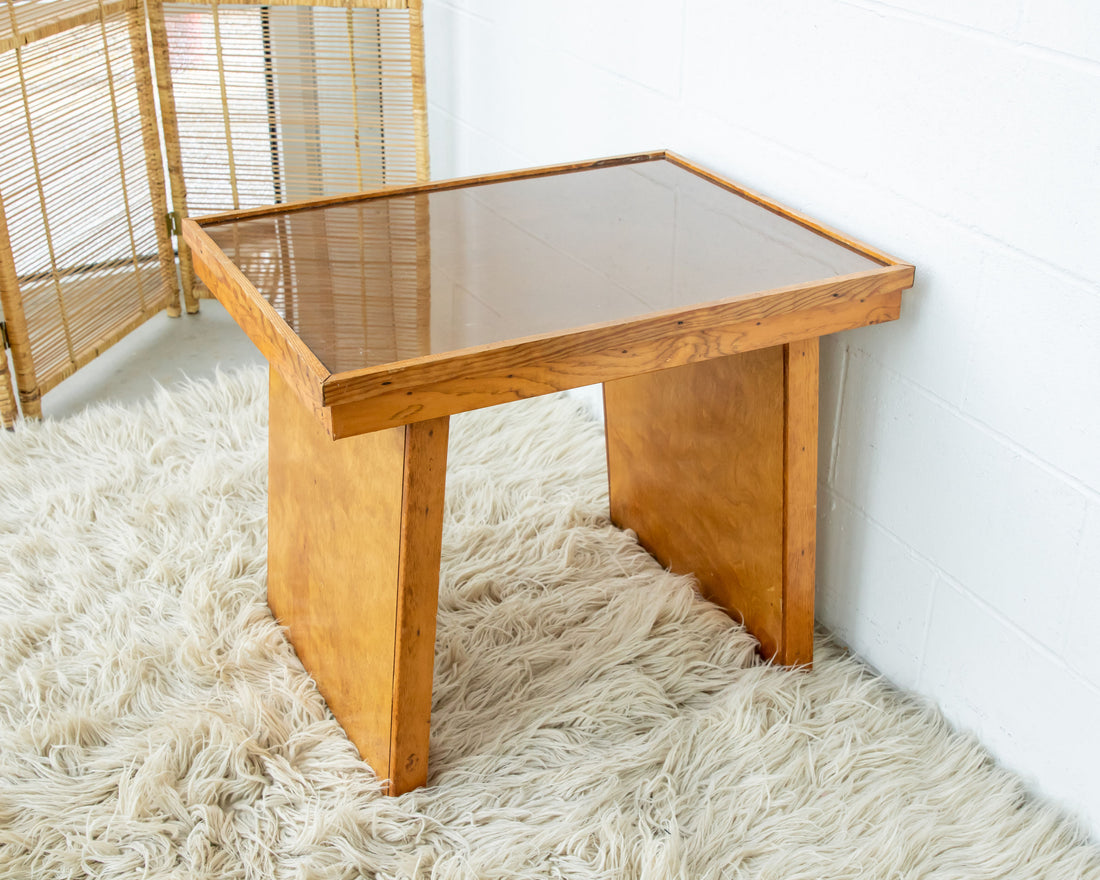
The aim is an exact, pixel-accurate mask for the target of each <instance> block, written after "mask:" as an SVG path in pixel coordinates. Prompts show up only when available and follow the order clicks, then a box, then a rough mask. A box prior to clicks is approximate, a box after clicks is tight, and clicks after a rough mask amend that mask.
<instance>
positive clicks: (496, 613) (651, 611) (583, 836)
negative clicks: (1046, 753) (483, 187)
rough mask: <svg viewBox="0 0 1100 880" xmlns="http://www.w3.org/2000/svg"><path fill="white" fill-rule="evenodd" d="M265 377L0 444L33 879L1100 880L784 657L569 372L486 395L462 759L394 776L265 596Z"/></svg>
mask: <svg viewBox="0 0 1100 880" xmlns="http://www.w3.org/2000/svg"><path fill="white" fill-rule="evenodd" d="M265 379H266V376H265V374H264V373H263V372H260V371H249V372H246V373H242V374H236V375H231V376H221V377H219V378H218V379H217V380H216V381H214V382H212V383H196V384H192V385H189V386H185V387H181V388H178V389H176V390H173V391H162V392H160V393H159V394H158V395H157V397H156V399H155V400H153V401H151V402H149V403H148V404H146V405H144V406H141V407H139V408H136V409H124V408H119V407H115V408H98V409H94V410H90V411H88V412H86V413H85V414H83V415H80V416H76V417H73V418H69V419H67V420H64V421H60V422H56V423H46V424H41V425H34V424H30V425H26V424H25V425H22V426H20V428H19V430H17V431H16V432H15V434H13V435H12V434H8V435H5V436H3V437H2V438H0V665H2V670H0V877H4V878H24V877H28V878H34V877H50V878H53V877H110V878H121V877H127V878H136V877H158V878H159V877H180V878H183V877H187V878H192V877H194V878H228V877H257V878H258V877H280V878H344V877H359V876H365V877H375V876H378V877H424V878H427V877H432V878H474V877H481V878H503V877H540V878H541V877H559V878H565V877H569V878H574V877H576V878H581V877H609V878H610V877H646V878H670V877H690V878H695V877H701V878H709V877H731V878H733V877H736V878H749V877H754V878H774V880H797V878H841V877H869V878H916V877H929V878H933V877H934V878H994V877H997V878H1028V880H1031V878H1036V877H1051V878H1070V877H1075V878H1077V877H1088V878H1098V877H1100V851H1098V849H1097V848H1095V847H1092V846H1090V845H1089V844H1088V843H1087V842H1086V840H1085V839H1084V837H1083V836H1082V835H1080V834H1079V833H1078V832H1075V830H1074V828H1073V826H1072V825H1071V824H1069V823H1068V822H1067V821H1065V820H1063V819H1061V818H1060V817H1059V815H1058V814H1057V813H1056V812H1055V811H1053V810H1052V809H1050V808H1049V807H1045V806H1043V805H1040V804H1037V803H1035V802H1033V801H1031V800H1029V799H1028V797H1027V796H1026V795H1025V793H1024V791H1023V789H1022V788H1021V786H1020V784H1019V783H1018V782H1017V781H1016V780H1015V779H1014V778H1013V777H1012V776H1010V775H1009V774H1008V773H1006V772H1005V771H1003V770H1001V769H999V768H997V767H996V766H995V765H994V764H993V763H992V762H991V761H990V760H989V758H988V757H987V755H986V754H985V753H984V752H983V751H982V749H981V748H980V747H979V746H978V745H977V744H976V743H975V742H973V741H972V740H970V739H967V738H964V737H962V736H960V735H957V734H954V733H952V732H951V730H950V729H949V728H948V726H947V725H946V724H945V723H944V722H943V721H942V720H941V718H940V717H939V716H938V715H937V714H936V713H935V712H934V711H932V710H930V709H928V708H925V707H922V706H919V705H917V704H915V703H913V702H910V701H908V700H907V699H905V698H904V697H902V696H901V695H899V694H897V693H895V692H894V691H892V690H891V689H890V688H889V687H888V686H886V685H885V684H884V683H882V682H881V681H878V680H875V679H874V678H873V677H872V676H870V675H869V674H868V673H867V672H866V671H865V670H864V669H863V668H862V667H860V666H859V665H858V664H857V663H856V661H854V660H853V659H851V658H849V657H846V656H845V655H844V654H843V652H842V651H840V650H839V649H838V648H836V647H834V646H831V645H829V644H828V643H827V642H822V643H821V644H820V645H819V648H818V657H819V662H818V665H817V668H816V670H815V671H814V672H813V673H812V674H804V673H798V672H791V671H786V670H782V669H772V668H768V667H766V666H763V665H760V664H758V663H757V662H756V661H755V660H754V654H753V642H752V641H751V639H750V638H749V637H748V636H746V635H745V633H744V632H743V631H742V630H741V629H740V628H739V627H737V626H735V625H734V624H732V623H731V622H730V620H729V619H728V618H727V617H726V616H725V615H724V614H722V613H721V612H720V611H717V610H715V609H714V608H712V607H711V606H709V605H708V604H706V603H705V602H703V601H701V600H700V599H699V598H698V597H697V596H696V594H695V593H694V592H693V590H692V586H691V583H690V581H689V580H687V579H685V578H678V577H674V576H672V575H670V574H668V573H666V572H663V571H662V570H661V569H660V568H659V567H658V566H657V565H656V564H655V563H654V562H653V561H652V560H650V558H649V557H648V556H646V554H645V553H643V552H642V551H641V550H639V548H638V547H637V545H636V544H635V543H634V542H633V541H632V540H631V537H630V536H629V535H628V534H623V533H621V532H619V531H618V530H616V529H615V528H613V527H612V526H611V525H610V524H609V522H608V519H607V515H606V512H605V507H606V499H605V484H604V480H605V477H604V473H603V446H602V439H601V430H600V426H599V425H598V424H597V423H595V422H593V421H592V420H590V419H589V418H588V417H586V415H585V414H584V411H583V410H582V409H580V408H578V405H577V404H576V403H575V402H574V401H572V400H571V399H569V398H561V397H558V398H544V399H539V400H535V401H530V402H527V403H522V404H515V405H512V406H507V407H501V408H498V409H492V410H485V411H482V412H479V413H475V414H471V415H468V416H465V417H460V418H455V419H454V420H453V427H452V443H451V462H450V465H451V466H450V469H449V473H448V485H447V490H448V503H447V514H446V525H445V533H444V550H443V553H444V558H443V575H442V580H443V583H442V586H441V592H440V607H439V635H438V640H437V644H436V669H435V691H434V700H433V726H432V744H431V746H432V752H431V786H430V787H429V788H426V789H422V790H420V791H417V792H413V793H411V794H408V795H405V796H403V797H399V798H387V797H383V796H380V795H379V793H378V791H379V789H378V784H377V780H376V779H375V777H374V775H373V773H372V772H371V770H370V768H369V767H367V766H365V765H364V764H363V763H362V762H360V761H359V760H358V758H357V756H356V753H355V750H354V748H353V747H352V746H351V745H350V744H349V743H348V741H347V739H345V737H344V735H343V733H342V731H341V729H340V728H339V727H338V726H337V725H336V724H335V722H334V721H333V720H332V718H331V717H330V716H329V714H328V712H327V710H326V708H325V705H324V703H323V702H322V701H321V699H320V698H319V697H318V695H317V692H316V690H315V689H314V687H313V684H312V682H311V681H310V679H309V678H308V676H306V674H305V673H304V672H303V671H302V669H301V667H300V666H299V664H298V662H297V660H296V658H295V656H294V654H293V652H292V651H291V650H290V648H289V647H288V646H287V644H286V642H285V641H284V639H283V637H282V634H281V632H280V630H279V628H278V626H276V624H275V623H274V621H273V620H272V619H271V616H270V614H269V613H268V611H267V607H266V605H265V603H264V565H265V561H264V560H265V533H264V529H265V525H264V520H265V513H266V511H265V503H266V502H265V467H266V462H265V458H266V440H265V437H266V390H265V389H266V382H265Z"/></svg>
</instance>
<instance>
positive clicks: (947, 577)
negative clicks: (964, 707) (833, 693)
mask: <svg viewBox="0 0 1100 880" xmlns="http://www.w3.org/2000/svg"><path fill="white" fill-rule="evenodd" d="M819 485H820V484H819ZM824 488H825V490H826V492H827V493H828V494H829V495H831V496H832V497H833V498H834V499H836V500H838V501H840V502H841V503H842V504H844V505H845V506H846V507H848V508H849V509H850V510H852V511H855V512H856V513H858V514H859V515H860V516H861V517H863V519H865V520H866V521H867V522H868V523H869V524H870V525H872V526H873V527H874V528H876V529H878V530H879V531H880V532H882V533H883V534H884V535H887V536H888V537H890V538H892V539H893V540H894V541H896V542H897V543H898V544H900V545H901V546H902V547H904V548H905V551H906V552H907V553H909V554H910V555H911V556H912V557H913V558H914V559H916V560H918V561H920V562H922V563H923V564H924V565H926V566H928V568H929V569H930V570H931V571H932V573H933V576H934V578H935V579H936V580H938V581H940V582H942V583H943V584H944V585H946V586H948V587H950V588H951V589H953V590H955V591H957V592H960V593H963V594H964V595H965V596H966V597H967V598H969V599H971V600H973V602H974V603H975V604H976V605H978V606H979V607H980V608H981V609H982V610H983V611H985V612H986V613H988V614H990V615H991V616H992V617H993V619H994V620H996V621H997V622H998V623H999V624H1001V625H1002V626H1004V627H1005V628H1006V629H1008V630H1009V631H1011V632H1012V633H1013V634H1014V635H1018V636H1019V637H1020V638H1021V639H1023V640H1024V641H1025V642H1026V643H1027V644H1028V645H1029V646H1030V647H1032V648H1034V649H1035V650H1036V651H1037V652H1038V653H1039V654H1041V655H1043V656H1044V657H1045V658H1046V659H1047V660H1049V661H1051V662H1053V663H1055V664H1056V665H1057V666H1059V667H1060V668H1061V669H1062V670H1064V671H1065V672H1067V673H1068V674H1069V675H1070V676H1072V677H1073V678H1074V679H1075V680H1077V681H1079V682H1080V683H1081V684H1083V685H1084V686H1085V687H1086V688H1087V689H1088V690H1090V691H1092V692H1093V693H1094V694H1095V695H1096V696H1097V697H1100V687H1097V686H1096V685H1094V684H1093V683H1092V682H1091V681H1089V680H1088V679H1087V678H1085V676H1084V675H1082V674H1081V673H1080V672H1078V671H1077V670H1076V669H1074V667H1073V666H1071V665H1070V664H1069V663H1067V662H1066V660H1065V659H1063V658H1062V657H1061V656H1059V655H1058V654H1057V653H1056V652H1055V651H1054V650H1053V649H1052V648H1050V647H1048V646H1047V645H1045V644H1043V643H1042V642H1041V641H1039V640H1038V639H1037V638H1036V637H1035V636H1034V635H1032V634H1031V633H1030V632H1028V631H1027V630H1026V629H1024V628H1023V627H1022V626H1020V625H1019V624H1017V623H1015V622H1014V621H1012V620H1011V619H1009V618H1008V617H1006V616H1005V614H1004V612H1002V611H1001V610H1000V609H998V608H997V607H996V606H994V605H991V604H990V603H989V602H988V601H986V600H985V599H983V598H982V597H981V596H980V595H978V594H977V593H975V592H974V591H973V590H971V589H969V588H968V587H967V586H966V585H965V584H964V583H962V581H960V580H959V579H958V578H956V577H954V576H953V575H951V574H950V573H948V572H947V571H946V570H945V569H944V568H943V567H942V566H940V565H938V564H937V563H936V562H934V561H933V560H932V559H931V558H930V557H929V556H927V555H925V554H924V553H922V552H921V551H920V550H918V549H916V548H915V547H914V546H913V545H912V544H910V543H909V542H908V541H905V540H904V539H903V538H902V537H901V536H900V535H898V534H897V533H896V532H894V531H893V530H892V529H890V528H889V527H887V526H885V525H883V524H882V523H881V522H879V521H878V520H877V519H876V518H875V517H873V516H872V515H871V514H870V513H868V512H867V511H866V510H864V509H863V508H862V507H860V506H859V505H858V504H856V502H855V501H853V500H852V499H851V498H849V497H848V496H847V495H845V494H844V493H843V492H841V491H840V490H838V489H836V488H835V487H833V486H825V487H824ZM934 588H935V584H933V589H934ZM931 622H932V621H931V614H929V620H928V627H929V629H930V628H931ZM922 666H923V659H922Z"/></svg>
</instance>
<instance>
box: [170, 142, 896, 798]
mask: <svg viewBox="0 0 1100 880" xmlns="http://www.w3.org/2000/svg"><path fill="white" fill-rule="evenodd" d="M184 237H185V239H186V241H187V243H188V244H189V245H190V246H191V248H192V250H193V253H194V257H195V265H196V268H197V270H198V273H199V275H200V277H201V278H202V279H203V281H205V282H206V284H207V285H208V286H209V287H210V289H211V290H212V291H214V293H215V295H216V296H217V297H218V299H219V300H221V302H222V303H223V304H224V305H225V307H226V308H227V309H228V311H229V312H230V313H231V314H232V315H233V317H234V318H235V319H236V320H237V322H238V323H239V324H240V325H241V327H243V328H244V330H245V331H246V332H247V333H248V334H249V336H250V337H251V338H252V339H253V341H254V342H255V343H256V345H257V346H258V347H259V348H260V350H261V351H262V352H263V353H264V355H265V356H266V357H267V358H268V360H269V362H270V364H271V424H270V453H271V455H270V465H269V469H270V471H269V474H270V485H269V490H270V502H269V514H268V516H269V523H268V528H269V536H268V602H269V604H270V606H271V609H272V611H273V612H274V614H275V616H276V617H277V618H278V619H279V620H280V621H281V622H282V623H283V624H284V625H286V627H287V628H288V633H289V637H290V639H291V642H292V643H293V645H294V647H295V649H296V650H297V652H298V655H299V657H300V658H301V660H302V662H303V664H304V665H305V667H306V669H308V670H309V671H310V673H311V674H312V675H313V677H314V678H315V680H316V681H317V684H318V687H319V688H320V690H321V693H322V694H323V695H324V697H325V699H326V700H327V701H328V703H329V706H330V707H331V709H332V711H333V713H334V714H335V716H336V718H337V719H338V720H339V721H340V723H341V724H343V726H344V728H345V730H346V731H347V733H348V736H349V737H350V738H351V740H352V741H353V742H354V743H355V744H356V746H357V747H358V748H359V751H360V754H361V755H362V756H363V758H364V759H365V760H367V761H368V762H369V763H370V764H371V766H372V767H373V768H374V769H375V771H376V772H377V773H378V774H379V775H380V776H384V777H387V778H389V779H390V780H391V784H390V791H391V793H401V792H404V791H408V790H409V789H411V788H415V787H416V786H419V785H422V784H424V782H425V781H426V779H427V769H428V731H429V721H430V712H431V686H432V661H433V650H434V640H435V614H436V603H437V592H438V585H439V557H440V535H441V530H442V519H443V496H444V483H445V475H446V460H447V428H448V417H449V416H450V415H451V414H453V413H458V412H464V411H466V410H471V409H477V408H479V407H484V406H491V405H494V404H498V403H504V402H507V401H511V400H517V399H520V398H525V397H532V396H535V395H539V394H546V393H549V392H552V391H558V390H561V389H565V388H573V387H577V386H581V385H588V384H592V383H596V382H602V383H603V384H604V400H605V410H606V418H607V455H608V467H609V475H610V490H611V493H610V494H611V516H612V518H613V520H614V521H615V522H616V523H617V524H619V525H620V526H623V527H629V528H632V529H634V530H635V531H636V532H637V534H638V538H639V540H640V541H641V543H642V544H643V545H644V546H645V547H646V548H647V549H648V550H649V551H650V552H651V553H652V554H653V555H654V556H655V557H656V558H657V559H658V560H659V561H660V562H661V563H662V564H663V565H666V566H668V567H671V568H672V569H673V570H675V571H678V572H694V573H695V574H696V575H697V577H698V579H699V582H700V585H701V588H702V590H703V592H704V593H705V594H706V595H707V596H709V597H710V598H711V599H713V600H714V601H715V602H717V603H719V604H720V605H721V606H723V607H724V608H726V609H727V610H728V611H729V612H730V613H731V614H732V615H734V616H736V617H737V618H739V619H742V620H743V621H744V622H745V624H746V626H747V627H748V628H749V630H750V631H751V632H752V633H753V634H755V635H756V636H757V637H758V638H759V640H760V643H761V649H762V652H763V653H764V655H765V656H767V657H769V658H772V659H774V660H775V661H777V662H779V663H784V664H797V665H809V664H810V663H811V661H812V652H813V641H812V638H813V593H814V540H815V498H816V488H817V487H816V473H817V393H818V338H819V337H820V336H822V335H824V334H826V333H834V332H837V331H840V330H846V329H849V328H852V327H860V326H864V325H867V324H875V323H879V322H882V321H890V320H894V319H895V318H897V317H898V314H899V310H900V306H901V293H902V291H903V290H904V289H905V288H907V287H909V286H911V285H912V282H913V267H912V266H909V265H906V264H904V263H901V262H899V261H897V260H895V259H893V258H892V257H889V256H887V255H885V254H882V253H880V252H878V251H876V250H874V249H872V248H870V247H868V246H866V245H863V244H860V243H858V242H856V241H853V240H852V239H849V238H846V237H844V236H842V235H840V234H838V233H836V232H833V231H831V230H828V229H826V228H824V227H823V226H821V225H819V224H817V223H815V222H814V221H812V220H809V219H808V218H806V217H803V216H802V215H800V214H797V213H796V212H794V211H790V210H788V209H786V208H782V207H780V206H778V205H776V204H775V203H773V202H771V201H768V200H767V199H764V198H762V197H761V196H758V195H755V194H753V193H751V192H749V191H747V190H745V189H743V188H741V187H739V186H737V185H735V184H733V183H731V182H730V181H728V180H725V179H723V178H721V177H719V176H718V175H715V174H712V173H710V172H707V171H705V170H703V169H701V168H698V167H696V166H694V165H692V164H691V163H689V162H687V161H685V160H684V159H682V158H680V157H678V156H676V155H674V154H672V153H667V152H656V153H646V154H640V155H633V156H623V157H618V158H612V159H604V160H598V161H593V162H582V163H576V164H572V165H560V166H553V167H546V168H536V169H531V170H527V171H519V172H513V173H508V174H497V175H490V176H485V177H478V178H468V179H463V180H450V181H443V182H436V183H427V184H418V185H413V186H401V187H390V188H387V189H382V190H378V191H374V192H368V193H363V194H358V195H353V196H341V197H337V198H330V199H320V200H316V201H312V202H307V203H298V204H289V205H280V206H276V207H272V208H262V209H258V210H249V211H237V212H234V213H231V214H220V215H217V216H213V217H206V218H203V219H200V220H196V221H190V220H189V221H185V223H184Z"/></svg>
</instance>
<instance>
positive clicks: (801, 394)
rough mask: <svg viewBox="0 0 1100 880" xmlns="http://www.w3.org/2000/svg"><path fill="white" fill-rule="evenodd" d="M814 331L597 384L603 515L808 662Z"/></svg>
mask: <svg viewBox="0 0 1100 880" xmlns="http://www.w3.org/2000/svg"><path fill="white" fill-rule="evenodd" d="M817 378H818V373H817V340H816V339H812V340H808V341H804V342H798V343H791V344H790V345H780V346H775V347H772V348H766V349H760V350H757V351H751V352H746V353H744V354H738V355H733V356H730V357H724V358H717V359H714V360H709V361H703V362H701V363H696V364H689V365H687V366H681V367H674V368H671V369H668V370H661V371H658V372H654V373H645V374H642V375H639V376H632V377H630V378H626V379H618V380H615V381H614V382H607V383H605V384H604V406H605V413H606V419H607V456H608V475H609V482H610V492H611V517H612V520H613V521H614V522H615V523H616V524H617V525H619V526H621V527H624V528H630V529H633V530H634V531H635V532H636V533H637V535H638V540H639V541H640V543H641V544H642V545H643V546H644V547H645V548H646V549H647V550H649V552H650V553H652V554H653V555H654V557H655V558H656V559H657V560H658V561H659V562H660V563H661V564H662V565H664V566H666V567H668V568H671V569H672V570H673V571H676V572H678V573H682V574H689V573H690V574H694V575H695V576H696V577H697V578H698V580H699V583H700V586H701V588H702V591H703V593H704V595H706V596H707V597H708V598H710V599H711V600H712V601H714V602H716V603H717V604H719V605H721V606H722V607H723V608H725V609H726V610H727V611H728V612H729V613H730V614H731V615H733V616H734V617H736V618H737V619H739V620H742V621H744V623H745V625H746V627H747V628H748V630H749V631H750V632H751V633H753V635H755V636H756V637H757V638H758V639H759V640H760V644H761V652H762V653H763V655H764V656H765V657H767V658H769V659H773V660H775V661H776V662H778V663H783V664H789V665H806V666H808V665H810V664H811V663H812V660H813V619H814V611H813V590H814V544H815V512H816V511H815V508H816V492H817V484H816V481H817V476H816V472H817Z"/></svg>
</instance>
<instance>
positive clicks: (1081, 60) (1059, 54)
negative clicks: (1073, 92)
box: [835, 0, 1100, 76]
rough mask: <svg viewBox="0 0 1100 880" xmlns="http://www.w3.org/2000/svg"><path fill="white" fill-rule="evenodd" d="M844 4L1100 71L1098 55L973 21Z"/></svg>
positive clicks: (854, 1) (866, 2)
mask: <svg viewBox="0 0 1100 880" xmlns="http://www.w3.org/2000/svg"><path fill="white" fill-rule="evenodd" d="M835 2H837V3H839V4H840V5H842V6H850V7H852V8H853V9H862V10H864V11H866V12H873V13H875V14H877V15H886V16H892V17H894V18H899V19H907V20H909V21H916V22H921V23H924V24H927V25H930V26H931V27H936V28H939V29H940V30H945V31H951V32H954V33H956V34H962V35H965V36H969V37H974V38H976V39H980V40H984V41H986V42H989V43H993V44H995V45H998V46H1001V47H1002V48H1007V49H1012V50H1017V51H1024V52H1026V53H1027V54H1029V55H1034V56H1036V57H1039V58H1042V59H1044V60H1047V61H1055V62H1057V63H1059V64H1068V65H1069V66H1073V67H1077V68H1080V69H1082V70H1083V71H1084V72H1086V73H1089V74H1091V75H1093V76H1096V75H1098V74H1100V60H1097V59H1095V58H1089V57H1087V56H1084V55H1077V54H1075V53H1073V52H1065V51H1063V50H1061V49H1052V48H1051V47H1049V46H1041V45H1039V44H1037V43H1031V42H1028V41H1026V40H1021V39H1016V38H1014V37H1010V36H1005V35H1004V34H998V33H995V32H994V31H990V30H986V29H984V28H980V27H975V26H974V25H969V24H963V23H962V22H959V21H952V20H951V19H947V18H940V17H938V16H935V15H927V14H925V13H923V12H914V11H913V10H911V9H902V8H901V7H898V6H894V5H892V4H891V3H883V2H878V0H835ZM1018 25H1019V16H1017V20H1016V22H1014V25H1013V26H1018Z"/></svg>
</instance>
